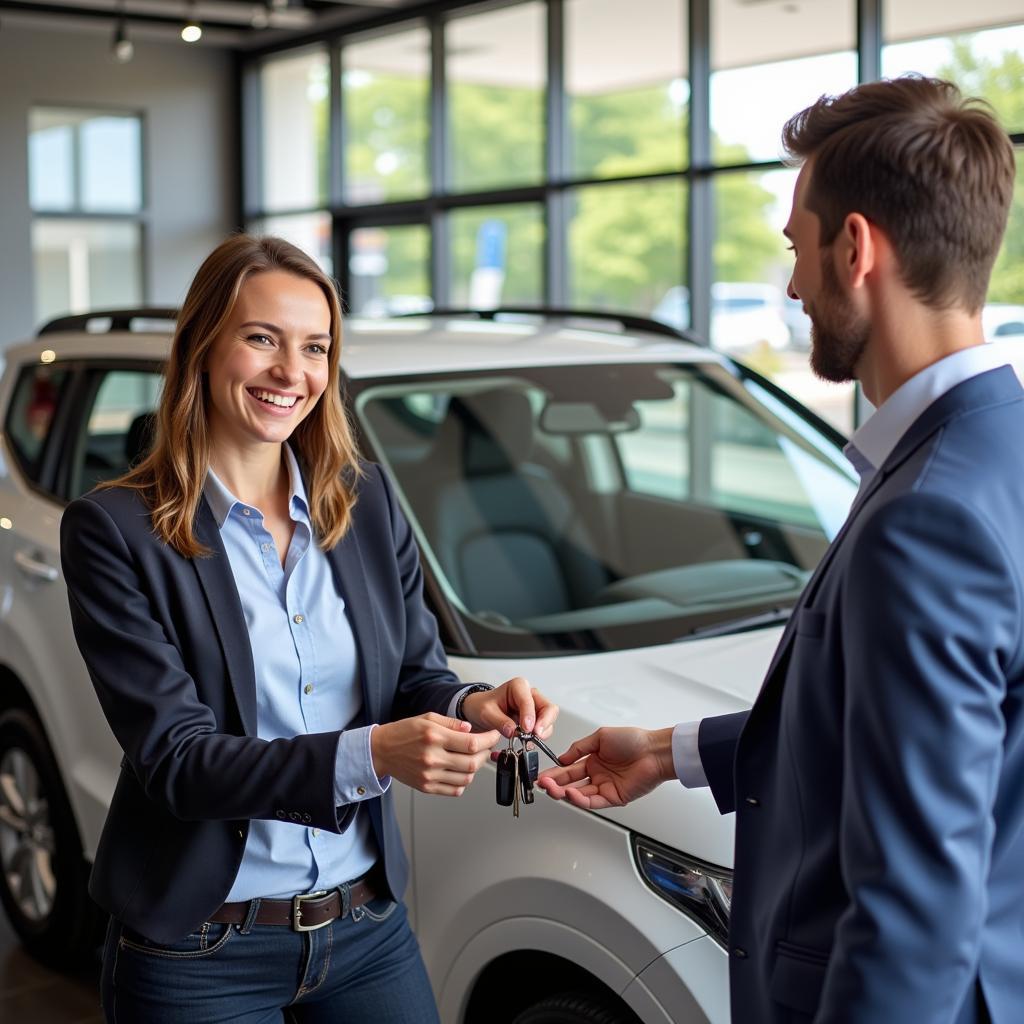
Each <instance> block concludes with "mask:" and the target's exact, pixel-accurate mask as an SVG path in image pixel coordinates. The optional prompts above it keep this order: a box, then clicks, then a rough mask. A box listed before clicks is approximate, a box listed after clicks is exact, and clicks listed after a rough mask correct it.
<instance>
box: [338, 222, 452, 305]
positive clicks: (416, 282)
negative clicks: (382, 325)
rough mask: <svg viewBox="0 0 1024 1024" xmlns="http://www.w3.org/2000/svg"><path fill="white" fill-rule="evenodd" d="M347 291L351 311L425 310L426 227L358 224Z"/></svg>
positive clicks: (427, 271)
mask: <svg viewBox="0 0 1024 1024" xmlns="http://www.w3.org/2000/svg"><path fill="white" fill-rule="evenodd" d="M348 267H349V281H350V292H349V294H348V295H347V296H344V298H345V299H346V300H347V301H346V308H347V309H348V311H349V312H350V313H351V314H352V315H353V316H373V317H377V316H394V315H396V314H401V313H425V312H427V311H429V310H430V309H432V308H433V305H434V303H433V301H432V299H431V296H430V230H429V228H427V227H426V225H424V224H401V225H398V226H388V227H366V228H358V229H357V230H355V231H353V232H352V234H351V236H350V244H349V255H348Z"/></svg>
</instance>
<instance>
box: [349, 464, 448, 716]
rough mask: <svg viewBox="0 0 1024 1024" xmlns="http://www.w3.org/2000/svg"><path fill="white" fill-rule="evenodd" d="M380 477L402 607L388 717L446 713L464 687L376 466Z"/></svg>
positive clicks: (410, 539)
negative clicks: (451, 664) (450, 662)
mask: <svg viewBox="0 0 1024 1024" xmlns="http://www.w3.org/2000/svg"><path fill="white" fill-rule="evenodd" d="M369 471H370V472H377V473H379V474H380V478H381V481H382V483H383V487H384V494H385V497H386V499H387V505H388V514H389V516H390V519H391V534H392V538H393V541H394V549H395V559H396V562H397V565H398V573H399V577H400V583H401V589H402V601H403V604H404V608H405V617H404V622H403V623H402V625H403V627H404V641H403V643H404V647H403V649H402V650H401V651H400V652H399V657H400V661H401V668H400V670H399V676H398V681H397V687H396V690H395V696H394V702H393V705H392V718H393V719H399V718H408V717H410V716H412V715H422V714H425V713H426V712H428V711H435V712H437V714H439V715H447V713H448V708H449V705H450V704H451V701H452V698H453V697H454V696H455V695H456V694H457V693H458V692H459V691H460V690H462V689H463V688H464V686H465V684H464V683H462V682H460V680H459V679H458V677H457V676H456V675H455V673H453V672H452V671H451V669H450V668H449V667H448V659H447V658H446V657H445V653H444V648H443V647H442V646H441V640H440V638H439V637H438V634H437V620H436V619H435V618H434V616H433V615H432V614H431V612H430V610H429V609H428V608H427V606H426V604H425V603H424V600H423V570H422V569H421V567H420V559H419V552H418V551H417V548H416V538H415V537H414V536H413V532H412V528H411V527H410V525H409V521H408V519H406V517H405V514H404V513H403V511H402V508H401V506H400V505H399V503H398V499H397V497H396V495H395V491H394V487H393V485H392V483H391V481H390V479H389V478H388V476H387V474H386V473H385V472H384V470H383V468H382V467H380V466H373V467H372V468H371V469H370V470H369Z"/></svg>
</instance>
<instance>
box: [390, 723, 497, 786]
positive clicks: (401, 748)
mask: <svg viewBox="0 0 1024 1024" xmlns="http://www.w3.org/2000/svg"><path fill="white" fill-rule="evenodd" d="M471 728H472V726H471V725H470V724H469V722H460V721H459V720H458V719H456V718H445V717H444V716H443V715H438V714H435V713H434V712H433V711H430V712H428V713H427V714H425V715H417V716H416V717H415V718H403V719H401V720H400V721H398V722H388V723H387V724H386V725H378V726H377V728H376V729H374V730H373V732H371V733H370V754H371V757H372V758H373V770H374V771H375V772H376V773H377V775H378V777H380V778H383V777H384V776H385V775H390V776H392V778H395V779H398V781H399V782H404V783H405V784H406V785H407V786H412V788H413V789H418V790H420V792H422V793H434V794H438V795H440V796H462V793H463V790H465V788H466V787H467V786H468V785H469V784H470V783H471V782H472V781H473V776H474V775H476V773H477V771H478V770H479V768H480V766H481V765H482V764H483V763H484V762H485V761H486V760H487V759H488V757H489V756H490V749H491V747H493V746H494V744H495V743H497V742H498V740H499V739H500V738H501V737H500V736H499V735H498V733H497V732H494V731H493V730H492V731H490V732H478V733H472V732H470V729H471Z"/></svg>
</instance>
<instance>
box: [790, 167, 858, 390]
mask: <svg viewBox="0 0 1024 1024" xmlns="http://www.w3.org/2000/svg"><path fill="white" fill-rule="evenodd" d="M812 171H813V160H808V161H807V163H805V164H804V165H803V167H802V168H801V169H800V174H799V175H798V176H797V179H796V188H795V190H794V192H793V210H792V212H791V213H790V216H789V223H787V224H786V227H785V228H784V233H785V235H786V237H787V238H788V239H789V240H790V242H791V243H792V245H791V248H792V250H793V253H794V256H795V262H794V264H793V276H792V277H791V278H790V281H789V288H788V291H789V295H790V297H791V298H794V299H799V300H800V301H801V302H802V303H803V307H804V312H805V313H806V314H807V315H808V316H809V317H810V318H811V369H812V370H813V371H814V373H815V374H817V376H819V377H821V379H822V380H827V381H833V382H834V383H837V384H844V383H846V382H847V381H850V380H853V379H854V378H855V370H856V368H857V363H858V362H859V361H860V358H861V356H862V355H863V353H864V349H865V347H866V346H867V343H868V337H869V335H870V333H871V324H870V323H869V321H868V319H867V317H865V316H863V314H861V313H860V312H859V311H858V310H857V308H856V306H855V305H854V303H853V300H852V299H851V298H850V296H849V295H848V294H847V292H846V291H845V290H844V289H843V286H842V283H841V282H840V280H839V276H838V274H837V273H836V268H835V262H834V250H835V247H834V245H826V246H822V245H821V244H820V239H821V222H820V221H819V220H818V215H817V214H816V213H812V212H811V211H810V210H808V209H807V207H806V206H805V205H804V200H805V197H806V195H807V188H808V185H809V182H810V179H811V174H812Z"/></svg>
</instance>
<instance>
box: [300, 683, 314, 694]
mask: <svg viewBox="0 0 1024 1024" xmlns="http://www.w3.org/2000/svg"><path fill="white" fill-rule="evenodd" d="M302 692H303V693H312V692H313V684H312V683H306V685H305V686H304V687H303V688H302Z"/></svg>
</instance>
